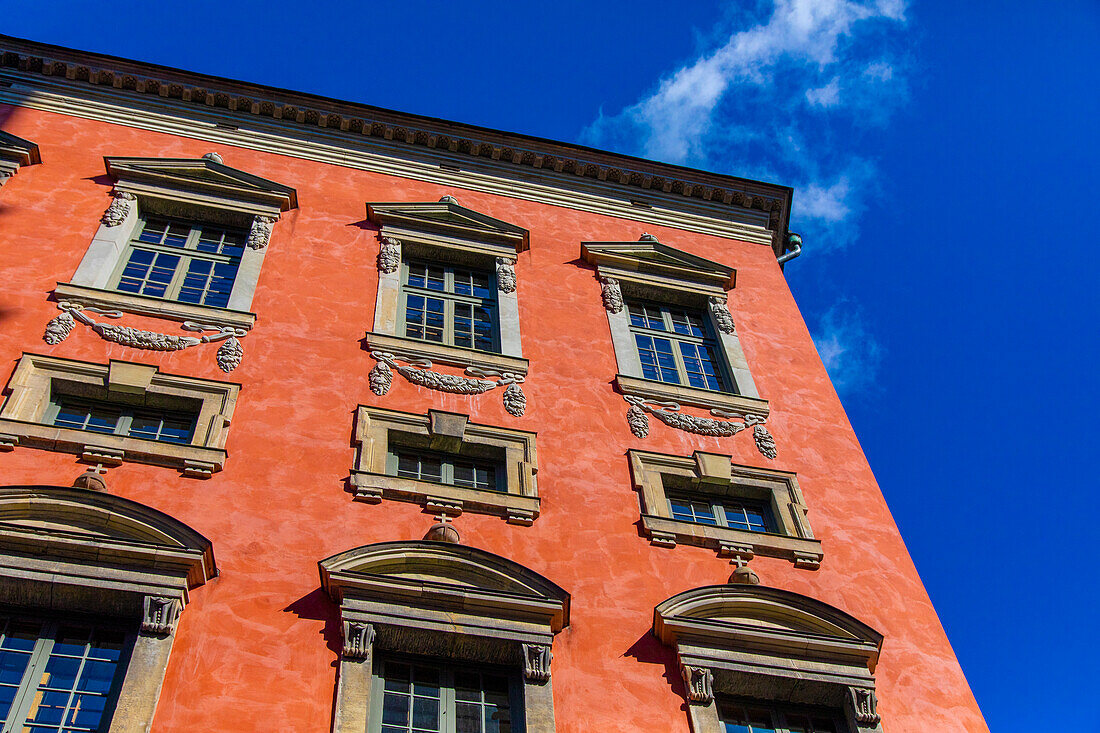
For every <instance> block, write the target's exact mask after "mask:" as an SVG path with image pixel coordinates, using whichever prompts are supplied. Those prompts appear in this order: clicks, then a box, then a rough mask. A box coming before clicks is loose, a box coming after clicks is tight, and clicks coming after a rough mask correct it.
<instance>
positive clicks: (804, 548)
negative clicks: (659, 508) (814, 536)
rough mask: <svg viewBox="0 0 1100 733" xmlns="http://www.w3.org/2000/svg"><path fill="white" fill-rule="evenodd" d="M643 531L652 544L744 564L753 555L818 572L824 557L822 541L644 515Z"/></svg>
mask: <svg viewBox="0 0 1100 733" xmlns="http://www.w3.org/2000/svg"><path fill="white" fill-rule="evenodd" d="M642 527H643V528H644V529H645V533H646V536H647V537H648V538H649V540H650V542H652V543H653V544H655V545H659V546H662V547H675V546H676V545H677V544H684V545H695V546H697V547H709V548H711V549H714V550H717V551H718V553H719V554H721V555H736V554H740V555H741V556H742V557H743V558H744V559H745V560H748V559H749V558H750V557H752V556H753V555H763V556H765V557H778V558H780V559H783V560H790V561H791V562H793V563H794V564H795V566H796V567H801V568H808V569H817V568H818V567H819V566H820V565H821V559H822V558H823V557H824V554H823V553H822V551H821V541H820V540H811V539H804V538H802V537H788V536H786V535H778V534H769V533H765V532H750V531H748V530H742V529H732V528H730V527H716V526H713V525H709V524H697V523H695V522H684V521H681V520H679V519H669V518H668V517H657V516H654V515H652V514H643V515H642Z"/></svg>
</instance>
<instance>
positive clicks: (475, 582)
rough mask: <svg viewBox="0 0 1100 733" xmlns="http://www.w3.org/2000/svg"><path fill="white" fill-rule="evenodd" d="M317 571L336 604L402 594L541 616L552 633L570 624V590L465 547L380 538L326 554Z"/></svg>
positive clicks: (420, 600) (438, 602)
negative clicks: (357, 599) (378, 540)
mask: <svg viewBox="0 0 1100 733" xmlns="http://www.w3.org/2000/svg"><path fill="white" fill-rule="evenodd" d="M320 570H321V583H322V585H323V587H324V588H325V590H326V591H327V592H328V593H329V595H330V596H331V597H332V598H333V600H335V601H336V602H337V603H342V602H343V601H344V600H345V598H348V597H356V598H362V599H372V600H379V599H383V598H406V599H408V601H409V602H411V603H415V604H417V605H428V606H430V605H435V606H438V607H439V608H450V607H461V608H462V609H464V610H467V611H469V612H476V613H484V614H485V615H488V614H491V613H501V614H506V615H516V616H518V617H545V618H546V620H547V621H548V623H549V624H550V626H551V627H553V630H554V631H558V630H560V629H561V628H562V627H564V626H566V625H568V623H569V594H568V593H566V592H565V591H564V590H563V589H562V588H560V587H559V586H557V585H556V584H554V583H553V582H551V581H550V580H547V579H546V578H544V577H543V576H541V575H539V574H538V573H536V572H534V571H532V570H530V569H528V568H526V567H524V566H522V565H520V564H519V563H516V562H513V561H511V560H508V559H506V558H503V557H500V556H499V555H494V554H493V553H491V552H486V551H485V550H479V549H477V548H474V547H467V546H465V545H456V544H449V543H445V542H430V541H426V540H421V541H410V542H381V543H377V544H373V545H364V546H363V547H357V548H355V549H353V550H348V551H346V552H342V553H340V554H338V555H333V556H332V557H329V558H326V559H325V560H322V561H321V562H320Z"/></svg>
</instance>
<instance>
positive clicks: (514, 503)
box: [351, 405, 540, 526]
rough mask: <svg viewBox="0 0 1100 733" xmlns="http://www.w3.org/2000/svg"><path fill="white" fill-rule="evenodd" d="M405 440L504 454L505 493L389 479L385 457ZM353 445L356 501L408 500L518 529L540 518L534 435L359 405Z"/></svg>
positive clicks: (462, 418) (446, 415)
mask: <svg viewBox="0 0 1100 733" xmlns="http://www.w3.org/2000/svg"><path fill="white" fill-rule="evenodd" d="M403 441H405V442H408V443H413V444H415V445H416V446H419V447H425V448H429V449H434V450H442V451H445V452H452V453H453V452H459V451H461V450H462V449H463V448H465V449H466V450H471V451H473V450H480V451H494V452H496V453H498V454H500V453H503V455H504V471H505V475H504V484H505V489H506V490H504V491H488V490H483V489H470V488H464V487H460V486H448V485H445V484H437V483H431V482H427V481H418V480H415V479H409V478H403V477H400V476H393V475H390V472H388V470H387V456H388V454H389V453H390V452H391V446H392V445H394V444H397V445H400V444H402V442H403ZM354 442H355V446H356V457H355V465H354V467H353V468H352V471H351V484H352V489H353V492H354V497H355V499H356V500H357V501H363V502H367V503H371V504H374V503H378V502H380V501H382V500H383V499H387V500H389V499H392V500H396V501H407V502H412V503H415V504H420V505H421V506H422V507H423V508H424V509H425V510H426V511H428V512H431V513H432V514H443V515H447V516H459V515H460V514H462V513H463V512H464V511H466V512H474V513H477V514H489V515H493V516H499V517H502V518H504V519H505V520H507V521H508V523H509V524H517V525H522V526H529V525H531V524H532V523H533V522H534V521H535V520H536V519H537V518H538V516H539V503H540V501H539V492H538V480H537V476H536V474H537V473H538V457H537V453H536V450H535V434H534V433H531V432H526V431H521V430H513V429H511V428H500V427H495V426H491V425H481V424H478V423H472V422H469V419H468V417H467V416H466V415H459V414H456V413H450V412H443V411H440V410H430V411H429V412H428V413H427V414H426V415H417V414H414V413H407V412H397V411H395V410H387V409H383V408H380V407H367V406H365V405H360V406H359V409H358V410H357V413H356V422H355V437H354Z"/></svg>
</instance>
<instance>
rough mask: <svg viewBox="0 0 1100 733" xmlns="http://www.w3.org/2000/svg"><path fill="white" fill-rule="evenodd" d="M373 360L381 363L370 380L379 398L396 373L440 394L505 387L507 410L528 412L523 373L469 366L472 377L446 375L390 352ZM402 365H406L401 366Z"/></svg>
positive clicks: (373, 355) (427, 363)
mask: <svg viewBox="0 0 1100 733" xmlns="http://www.w3.org/2000/svg"><path fill="white" fill-rule="evenodd" d="M370 355H371V358H373V359H374V360H375V361H377V362H378V363H377V364H375V365H374V368H373V369H371V370H370V374H368V375H367V379H368V381H369V383H370V388H371V391H372V392H374V393H375V394H376V395H378V396H379V397H382V396H384V395H385V394H386V393H387V392H389V391H390V387H391V386H392V385H393V373H394V372H397V373H398V374H400V375H401V376H402V377H404V378H405V379H406V380H407V381H409V382H411V383H412V384H415V385H417V386H418V387H427V388H428V389H434V390H436V391H439V392H449V393H451V394H460V395H477V394H484V393H486V392H488V391H490V390H492V389H496V388H497V387H504V388H505V389H504V394H503V395H502V400H503V402H504V409H505V410H507V411H508V414H510V415H513V416H514V417H523V413H524V411H526V409H527V395H525V394H524V393H523V388H522V387H520V384H522V383H523V381H524V376H523V375H522V374H516V373H514V372H494V371H489V370H487V369H481V368H479V367H474V366H468V367H466V374H468V375H470V376H469V377H464V376H460V375H457V374H443V373H440V372H435V371H432V362H431V360H429V359H422V358H418V357H412V356H401V355H399V354H393V353H391V352H388V351H372V352H370ZM400 362H405V363H404V364H401V363H400Z"/></svg>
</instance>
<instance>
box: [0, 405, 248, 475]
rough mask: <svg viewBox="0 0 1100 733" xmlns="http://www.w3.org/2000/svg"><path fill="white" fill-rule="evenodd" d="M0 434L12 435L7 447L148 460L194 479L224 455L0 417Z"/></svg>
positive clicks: (93, 459) (216, 467)
mask: <svg viewBox="0 0 1100 733" xmlns="http://www.w3.org/2000/svg"><path fill="white" fill-rule="evenodd" d="M0 436H2V437H3V442H4V443H7V444H11V443H10V441H11V439H12V438H15V443H14V444H11V448H14V447H15V446H16V445H18V446H19V447H20V448H22V447H27V448H38V449H41V450H51V451H58V452H61V453H73V454H75V455H78V456H81V460H82V461H84V462H87V463H103V464H107V465H119V464H121V463H125V462H131V461H132V462H134V463H149V464H152V465H155V466H167V467H169V468H175V469H177V470H179V471H180V472H182V473H183V475H185V476H192V477H195V478H210V477H211V476H213V475H214V474H215V473H216V472H218V471H220V470H222V467H223V466H224V465H225V459H226V455H227V454H226V452H225V451H224V450H222V449H220V448H206V447H204V446H198V445H178V444H175V443H162V442H160V441H156V440H146V439H144V438H131V437H128V436H125V435H106V434H103V433H92V432H88V431H86V430H77V429H75V428H62V427H57V426H54V425H42V424H40V423H33V422H25V421H22V420H12V419H9V418H0ZM11 448H9V450H10V449H11Z"/></svg>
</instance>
